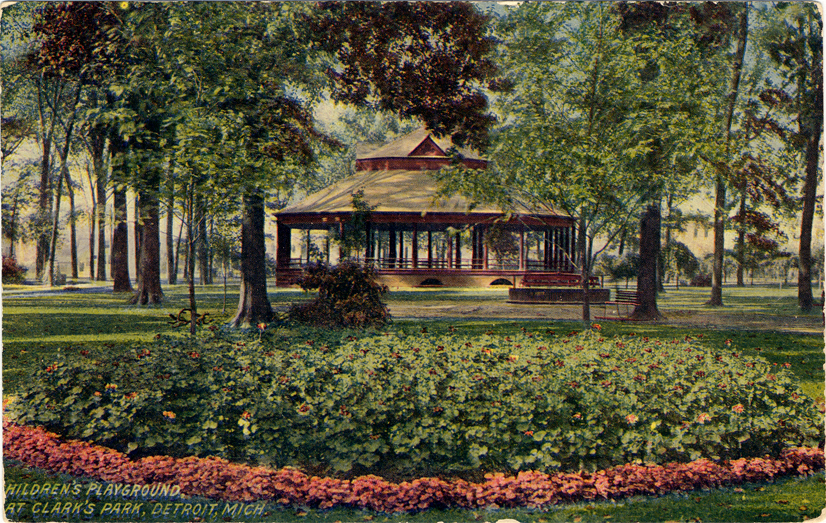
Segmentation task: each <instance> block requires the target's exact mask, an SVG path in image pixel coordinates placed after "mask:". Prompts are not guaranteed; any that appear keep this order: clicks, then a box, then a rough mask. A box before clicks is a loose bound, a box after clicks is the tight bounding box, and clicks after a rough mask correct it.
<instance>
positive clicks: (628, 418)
mask: <svg viewBox="0 0 826 523" xmlns="http://www.w3.org/2000/svg"><path fill="white" fill-rule="evenodd" d="M639 420H640V418H638V417H636V416H635V415H633V414H629V415H627V416H625V421H627V422H628V424H629V425H633V424H635V423H636V422H638V421H639Z"/></svg>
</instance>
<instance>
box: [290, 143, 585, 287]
mask: <svg viewBox="0 0 826 523" xmlns="http://www.w3.org/2000/svg"><path fill="white" fill-rule="evenodd" d="M451 146H452V145H451V143H450V140H449V139H439V138H436V137H434V136H433V135H431V134H430V133H429V132H428V131H426V130H424V129H419V130H417V131H414V132H412V133H410V134H407V135H405V136H403V137H401V138H399V139H397V140H395V141H394V142H391V143H390V144H388V145H385V146H383V147H381V148H379V149H377V150H375V151H372V152H370V153H367V154H364V155H360V156H359V157H357V159H356V172H355V174H353V175H352V176H350V177H347V178H345V179H343V180H341V181H339V182H337V183H335V184H333V185H331V186H330V187H327V188H325V189H322V190H320V191H318V192H316V193H313V194H311V195H309V196H308V197H306V198H305V199H303V200H302V201H300V202H297V203H295V204H293V205H290V206H288V207H287V208H285V209H283V210H281V211H279V212H278V213H277V214H276V223H277V228H276V243H277V249H276V267H277V269H276V274H277V278H276V285H278V286H288V285H292V284H294V283H295V281H296V279H297V278H298V276H299V275H300V274H301V269H302V267H303V266H305V265H306V264H308V263H311V262H314V261H317V262H318V261H320V262H324V263H328V264H336V263H338V262H339V261H341V260H343V259H344V257H345V253H343V252H342V251H341V249H340V247H338V246H337V245H336V242H335V240H334V238H336V237H337V235H339V234H342V233H343V232H344V230H345V227H347V225H348V224H349V223H350V222H351V220H352V218H353V214H354V209H353V195H354V194H356V193H359V194H360V195H361V197H362V199H363V200H364V201H365V202H366V203H367V204H369V205H370V206H371V207H372V211H371V212H370V213H369V219H368V220H367V222H366V224H365V226H364V228H365V231H364V238H365V241H364V242H363V243H362V245H361V247H360V249H359V250H358V252H352V253H350V258H351V259H354V260H356V261H358V262H361V263H366V264H371V265H373V266H374V267H375V268H376V269H377V273H378V277H379V280H380V281H381V283H384V284H386V285H388V286H389V287H391V288H393V287H418V286H432V285H438V283H434V282H439V283H441V285H444V286H447V287H487V286H490V285H491V284H492V283H494V282H501V280H503V279H506V280H508V281H510V282H513V283H514V284H515V285H520V284H522V285H523V286H531V285H532V284H531V282H540V283H546V284H547V285H543V286H554V282H556V283H558V284H559V286H563V287H567V288H568V289H569V290H570V291H574V292H576V289H575V288H576V285H575V282H576V281H579V280H578V279H577V278H578V271H577V267H578V262H577V259H576V248H575V246H576V226H575V225H576V224H575V221H574V220H573V219H572V218H571V217H569V216H566V215H564V214H562V213H556V212H536V211H531V210H529V209H528V207H527V206H524V205H523V206H522V209H516V211H515V212H511V213H510V214H509V215H507V216H506V215H505V214H504V213H503V212H502V211H501V210H499V209H496V208H493V207H491V206H484V205H480V206H473V205H471V202H470V201H468V200H467V199H466V198H464V197H462V196H460V195H453V196H451V197H449V198H438V197H437V181H436V178H435V177H434V173H435V172H437V171H438V170H439V169H441V168H442V167H444V166H447V165H448V164H449V163H450V161H451V158H449V157H448V154H447V151H448V149H449V148H450V147H451ZM459 153H460V158H461V160H460V161H461V162H462V163H463V164H464V165H465V166H467V167H470V168H474V169H484V168H486V167H487V161H486V160H484V159H482V158H480V157H478V156H477V155H476V154H475V153H474V152H473V151H468V150H460V151H459ZM494 229H498V231H497V233H498V234H497V237H499V238H502V237H504V238H506V241H505V243H506V244H509V245H504V246H502V245H496V244H492V242H491V241H490V239H491V238H492V236H491V231H492V230H494ZM502 231H504V232H506V233H507V234H505V235H502V234H501V232H502ZM500 243H501V240H500ZM595 290H598V289H595ZM595 299H597V300H598V299H599V297H598V296H595Z"/></svg>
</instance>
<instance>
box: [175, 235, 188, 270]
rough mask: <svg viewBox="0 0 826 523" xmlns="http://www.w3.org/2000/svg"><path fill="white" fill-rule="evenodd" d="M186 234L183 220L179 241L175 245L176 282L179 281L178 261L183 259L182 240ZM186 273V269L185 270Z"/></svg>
mask: <svg viewBox="0 0 826 523" xmlns="http://www.w3.org/2000/svg"><path fill="white" fill-rule="evenodd" d="M183 234H184V220H181V226H180V227H179V228H178V240H177V242H176V245H175V281H176V282H177V280H178V260H180V259H181V238H183ZM184 272H186V269H184ZM184 281H186V274H184Z"/></svg>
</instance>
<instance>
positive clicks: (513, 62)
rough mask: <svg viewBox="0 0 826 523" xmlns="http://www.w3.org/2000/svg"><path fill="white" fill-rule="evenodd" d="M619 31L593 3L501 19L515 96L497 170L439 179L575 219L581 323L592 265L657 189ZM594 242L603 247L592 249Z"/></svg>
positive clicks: (497, 147) (539, 8) (630, 52)
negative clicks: (635, 110)
mask: <svg viewBox="0 0 826 523" xmlns="http://www.w3.org/2000/svg"><path fill="white" fill-rule="evenodd" d="M618 24H619V20H618V18H617V17H616V16H615V15H614V14H613V13H612V12H611V10H610V9H609V7H608V6H606V5H604V4H599V3H595V4H584V3H576V4H575V3H571V4H553V3H540V4H531V3H525V4H522V5H520V6H519V7H518V8H517V9H515V10H514V11H513V12H511V13H510V14H509V15H508V16H507V18H505V19H503V20H502V22H501V25H500V34H501V38H502V40H503V49H502V56H501V62H502V64H503V72H504V73H505V75H506V77H507V79H509V80H510V81H512V82H513V85H514V88H513V91H512V92H511V93H508V94H506V95H503V96H502V98H501V101H500V107H501V109H500V110H501V112H502V120H503V122H504V125H503V127H502V128H501V130H500V131H499V132H498V133H497V134H496V135H495V136H494V145H493V149H492V151H493V154H492V157H493V159H494V161H495V165H494V168H493V169H492V170H489V172H484V171H478V172H475V173H474V172H457V173H456V174H457V176H454V177H452V179H451V178H447V179H445V180H444V181H445V182H446V183H447V187H449V188H451V189H461V190H463V192H465V193H466V194H470V195H473V197H474V199H483V198H484V199H488V200H490V201H493V202H495V203H498V204H499V205H500V206H502V207H504V208H506V209H512V208H513V204H514V202H516V201H524V202H529V204H530V205H533V206H535V207H536V208H544V209H547V210H552V211H555V212H559V211H562V212H564V213H566V214H568V215H570V216H571V217H573V218H574V219H575V220H576V223H577V230H576V239H577V242H576V246H577V248H576V257H575V259H573V260H571V261H572V262H573V263H574V265H576V266H577V267H578V268H579V270H580V271H581V273H582V276H583V278H582V282H583V291H584V296H585V299H584V303H583V314H582V317H583V321H586V322H588V321H590V302H589V299H588V276H589V275H590V273H591V268H592V266H593V262H594V261H595V259H596V258H597V257H598V256H599V254H600V253H601V252H602V251H604V250H605V249H606V248H608V246H609V245H610V244H611V242H612V241H613V240H614V239H615V238H617V237H619V235H620V233H621V232H622V231H623V230H624V229H625V228H626V227H627V226H628V224H629V220H630V219H631V217H632V216H633V215H634V214H635V213H636V212H637V211H638V210H639V209H640V208H641V207H642V206H644V204H645V202H647V201H648V199H649V198H650V196H651V194H652V190H656V188H657V185H658V182H657V179H656V177H654V176H651V175H650V174H649V173H646V172H644V171H643V170H642V169H640V168H639V167H640V165H642V164H643V163H644V159H645V157H646V156H647V155H648V154H649V153H650V151H651V147H650V146H651V140H650V139H649V137H648V136H646V135H645V133H644V132H643V131H644V128H643V127H642V126H640V123H641V121H642V120H641V119H640V118H638V117H637V118H635V116H638V115H639V114H640V113H637V114H634V113H632V112H631V111H630V110H629V109H630V108H633V107H637V106H639V103H638V101H637V100H636V96H637V93H638V92H639V91H640V89H641V84H640V82H639V79H638V78H637V77H635V76H634V75H629V74H627V72H628V71H629V70H632V71H636V70H640V69H641V68H642V67H643V65H644V64H643V63H642V62H640V60H639V58H638V56H637V54H636V53H635V50H634V48H633V46H632V45H631V41H630V40H628V39H623V38H621V35H620V34H619V31H618ZM597 236H601V237H604V238H607V240H608V241H607V243H605V244H604V245H603V246H602V247H599V248H596V249H595V248H594V240H595V238H596V237H597Z"/></svg>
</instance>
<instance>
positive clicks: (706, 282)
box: [691, 273, 711, 287]
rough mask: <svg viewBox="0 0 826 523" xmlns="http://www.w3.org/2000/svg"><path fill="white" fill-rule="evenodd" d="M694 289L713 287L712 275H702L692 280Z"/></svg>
mask: <svg viewBox="0 0 826 523" xmlns="http://www.w3.org/2000/svg"><path fill="white" fill-rule="evenodd" d="M691 286H692V287H711V274H704V273H700V274H697V275H696V276H694V277H693V278H691Z"/></svg>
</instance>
